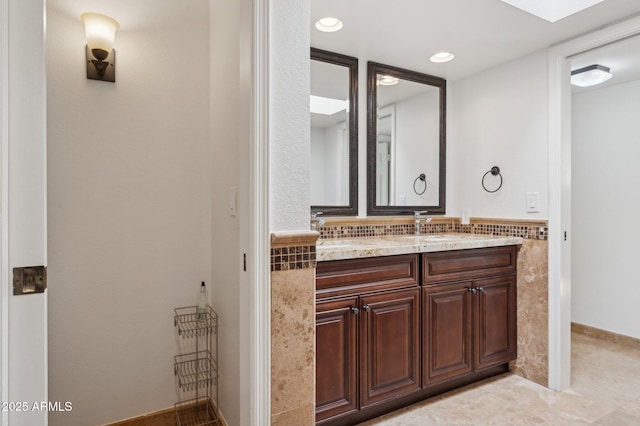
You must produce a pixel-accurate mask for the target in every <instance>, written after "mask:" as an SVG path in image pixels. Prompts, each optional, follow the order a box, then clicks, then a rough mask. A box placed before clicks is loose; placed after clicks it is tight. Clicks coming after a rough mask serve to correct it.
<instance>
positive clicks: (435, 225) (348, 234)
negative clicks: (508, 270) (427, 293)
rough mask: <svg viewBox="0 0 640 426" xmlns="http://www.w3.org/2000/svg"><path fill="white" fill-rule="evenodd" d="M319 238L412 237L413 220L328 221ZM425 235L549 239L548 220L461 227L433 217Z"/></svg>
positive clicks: (490, 221) (423, 228)
mask: <svg viewBox="0 0 640 426" xmlns="http://www.w3.org/2000/svg"><path fill="white" fill-rule="evenodd" d="M318 231H319V232H320V239H327V238H357V237H382V236H387V235H409V234H413V232H414V224H413V219H411V218H407V219H393V220H392V221H390V222H389V223H383V222H381V221H380V220H378V219H376V220H372V221H369V220H367V219H354V220H352V221H345V220H336V221H332V220H331V219H327V220H326V222H325V224H324V225H323V226H321V227H319V229H318ZM420 232H421V233H422V234H440V233H445V232H457V233H465V234H477V235H497V236H503V237H521V238H530V239H535V240H546V239H547V236H548V226H547V222H546V221H536V222H532V221H519V220H508V219H502V220H501V219H473V220H472V221H471V224H469V225H462V224H461V223H460V219H459V218H433V220H432V221H431V222H430V223H423V224H422V225H421V226H420Z"/></svg>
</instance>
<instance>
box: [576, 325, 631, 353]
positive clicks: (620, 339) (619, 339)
mask: <svg viewBox="0 0 640 426" xmlns="http://www.w3.org/2000/svg"><path fill="white" fill-rule="evenodd" d="M571 332H572V333H578V334H584V335H585V336H590V337H595V338H596V339H600V340H604V341H606V342H611V343H616V344H618V345H622V346H627V347H630V348H634V349H638V350H640V339H637V338H635V337H630V336H625V335H624V334H617V333H614V332H611V331H607V330H602V329H600V328H595V327H591V326H588V325H584V324H578V323H577V322H572V323H571Z"/></svg>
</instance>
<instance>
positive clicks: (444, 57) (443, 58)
mask: <svg viewBox="0 0 640 426" xmlns="http://www.w3.org/2000/svg"><path fill="white" fill-rule="evenodd" d="M453 58H455V55H454V54H453V53H451V52H438V53H436V54H435V55H433V56H432V57H431V58H429V60H430V61H431V62H435V63H436V64H441V63H443V62H449V61H450V60H452V59H453Z"/></svg>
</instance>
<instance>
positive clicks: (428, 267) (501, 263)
mask: <svg viewBox="0 0 640 426" xmlns="http://www.w3.org/2000/svg"><path fill="white" fill-rule="evenodd" d="M516 263H517V261H516V246H506V247H488V248H479V249H470V250H456V251H443V252H435V253H425V254H424V255H423V260H422V283H423V284H433V283H437V282H443V281H454V280H461V279H470V278H481V277H489V276H495V275H503V274H514V273H516Z"/></svg>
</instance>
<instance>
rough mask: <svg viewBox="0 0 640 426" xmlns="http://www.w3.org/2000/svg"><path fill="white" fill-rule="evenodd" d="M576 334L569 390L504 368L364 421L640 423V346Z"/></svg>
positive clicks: (376, 424) (418, 425)
mask: <svg viewBox="0 0 640 426" xmlns="http://www.w3.org/2000/svg"><path fill="white" fill-rule="evenodd" d="M572 339H573V340H572V346H573V348H572V371H571V374H572V376H571V378H572V386H571V389H570V390H567V391H564V392H560V393H558V392H554V391H551V390H549V389H547V388H545V387H543V386H540V385H538V384H535V383H533V382H530V381H528V380H525V379H523V378H521V377H519V376H516V375H513V374H504V375H501V376H498V377H495V378H492V379H489V380H488V381H484V382H482V383H481V384H474V385H470V386H467V387H465V388H463V389H459V390H456V391H453V392H449V393H446V394H443V395H441V396H437V397H434V398H431V399H429V400H426V401H423V402H420V403H417V404H414V405H412V406H409V407H406V408H404V409H401V410H398V411H395V412H393V413H389V414H387V415H385V416H382V417H379V418H377V419H374V420H370V421H368V422H366V423H362V424H361V425H362V426H365V425H366V426H428V425H474V426H475V425H554V426H561V425H588V424H595V425H606V426H627V425H629V426H631V425H640V350H638V349H633V348H629V347H625V346H621V345H619V344H615V343H609V342H606V341H603V340H598V339H595V338H593V337H589V336H586V335H583V334H576V333H574V334H573V336H572Z"/></svg>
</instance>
